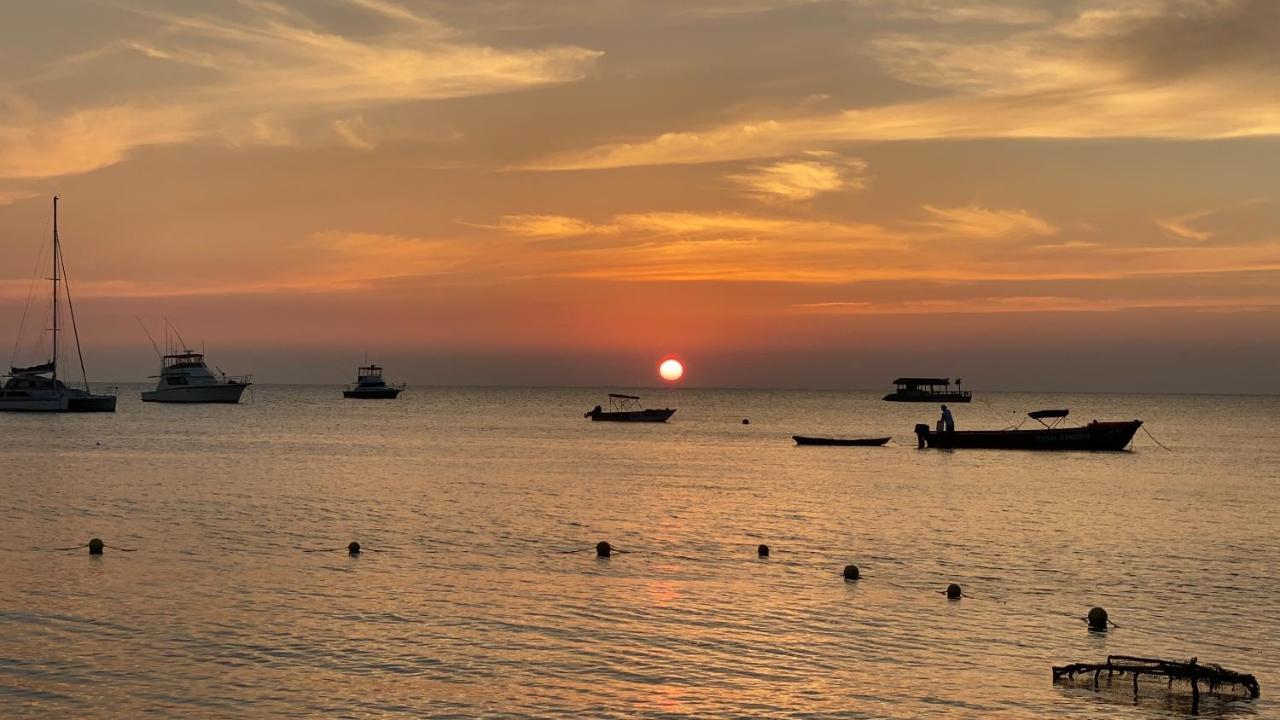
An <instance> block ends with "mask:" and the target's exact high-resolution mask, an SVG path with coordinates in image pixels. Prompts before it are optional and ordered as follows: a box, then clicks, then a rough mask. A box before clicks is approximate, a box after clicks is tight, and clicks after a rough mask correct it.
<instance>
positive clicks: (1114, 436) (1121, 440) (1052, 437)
mask: <svg viewBox="0 0 1280 720" xmlns="http://www.w3.org/2000/svg"><path fill="white" fill-rule="evenodd" d="M1067 413H1068V411H1067V410H1037V411H1036V412H1031V413H1027V415H1028V417H1030V418H1032V419H1033V420H1036V421H1038V422H1039V423H1040V424H1041V425H1042V426H1043V427H1038V428H1031V429H1028V430H1023V429H1022V425H1021V423H1020V424H1019V425H1018V426H1016V427H1009V428H1005V429H1004V430H951V431H946V430H943V429H941V427H939V428H937V429H934V430H930V429H929V426H928V425H924V424H920V425H916V438H917V440H918V441H919V447H922V448H923V447H930V448H939V449H944V450H950V449H985V450H1124V449H1125V448H1126V447H1128V445H1129V443H1130V442H1132V441H1133V436H1134V433H1136V432H1138V428H1140V427H1142V421H1141V420H1124V421H1120V422H1099V421H1097V420H1094V421H1093V422H1091V423H1089V424H1088V425H1084V426H1080V427H1060V423H1061V422H1062V420H1063V419H1064V418H1066V417H1067ZM1046 419H1050V420H1052V422H1051V423H1046V422H1045V420H1046ZM1023 422H1026V421H1025V420H1024V421H1023ZM939 424H941V423H939Z"/></svg>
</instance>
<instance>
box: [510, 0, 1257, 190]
mask: <svg viewBox="0 0 1280 720" xmlns="http://www.w3.org/2000/svg"><path fill="white" fill-rule="evenodd" d="M872 5H877V4H874V3H873V4H872ZM928 5H930V4H929V3H924V4H921V5H916V6H914V7H915V8H916V10H919V9H920V8H922V7H925V6H928ZM953 7H958V5H956V6H953ZM966 7H972V6H966ZM1136 7H1138V8H1139V9H1140V11H1139V10H1135V9H1131V10H1129V11H1125V12H1119V11H1112V10H1109V9H1104V8H1103V7H1102V6H1100V5H1095V4H1092V3H1088V2H1086V3H1084V5H1083V6H1082V9H1080V10H1079V11H1078V12H1077V13H1075V14H1074V15H1069V16H1066V17H1064V18H1062V19H1056V18H1054V17H1053V16H1049V15H1043V16H1038V15H1035V14H1034V13H1032V15H1028V16H1027V17H1026V20H1027V21H1028V22H1027V23H1025V24H1014V25H1009V26H1005V27H1003V29H1000V30H998V31H991V32H984V33H980V34H975V33H973V32H971V31H968V30H961V29H957V28H955V27H953V26H952V25H948V24H946V23H935V24H925V23H916V24H915V25H913V26H912V27H911V30H910V31H909V32H908V31H904V30H894V31H880V32H879V34H877V35H875V36H874V37H873V38H872V39H871V40H870V41H869V42H868V43H867V44H866V45H865V46H864V48H863V53H862V55H863V57H864V58H865V59H867V60H868V61H869V62H872V63H875V64H878V65H879V66H880V67H881V69H882V70H883V71H884V72H885V73H887V74H888V75H889V76H891V77H893V78H895V79H897V80H898V81H900V82H903V83H907V84H909V85H912V86H916V87H918V88H922V89H928V90H929V91H930V93H929V95H930V96H929V97H927V98H926V99H918V98H919V94H917V95H916V96H915V98H917V99H912V100H909V101H886V102H882V103H880V104H878V105H873V106H866V107H853V108H847V109H845V110H842V111H835V112H831V111H825V112H814V111H809V112H808V113H802V114H795V113H794V112H786V113H779V114H778V115H777V116H774V117H770V116H769V115H768V114H767V113H764V112H761V111H759V110H757V111H755V112H754V114H753V116H752V117H749V118H746V119H741V120H737V121H733V122H725V123H721V124H717V125H712V126H709V127H703V128H698V129H684V130H673V131H669V132H665V133H661V134H659V135H656V136H651V137H648V138H639V139H635V140H631V141H625V142H611V143H606V144H601V145H597V146H595V147H591V148H587V149H584V150H574V151H569V152H564V153H561V154H558V155H554V156H552V157H548V158H544V159H541V160H539V161H535V162H532V163H530V164H529V167H530V168H532V169H562V170H572V169H604V168H614V167H631V166H644V165H666V164H692V163H708V162H725V161H732V160H751V159H756V158H764V157H776V156H782V155H788V154H792V153H797V152H801V151H804V150H809V149H812V148H815V147H817V148H822V147H831V146H832V145H837V144H841V143H849V142H878V141H900V140H936V139H975V138H1118V137H1120V138H1154V139H1169V140H1207V139H1208V140H1211V139H1222V138H1236V137H1247V136H1259V135H1276V134H1280V85H1277V84H1276V83H1275V82H1274V81H1273V80H1272V75H1273V74H1274V67H1275V65H1276V63H1277V62H1280V49H1278V48H1280V4H1277V3H1274V2H1272V1H1271V0H1235V1H1231V0H1220V1H1216V2H1201V1H1199V0H1195V1H1192V0H1186V1H1176V0H1169V1H1168V2H1152V3H1142V4H1139V5H1138V6H1136ZM883 12H887V13H890V14H891V12H892V11H890V10H883Z"/></svg>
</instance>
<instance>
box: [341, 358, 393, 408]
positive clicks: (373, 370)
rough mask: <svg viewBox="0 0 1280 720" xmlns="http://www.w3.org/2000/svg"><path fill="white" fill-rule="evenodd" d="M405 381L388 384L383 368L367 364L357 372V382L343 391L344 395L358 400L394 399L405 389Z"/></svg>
mask: <svg viewBox="0 0 1280 720" xmlns="http://www.w3.org/2000/svg"><path fill="white" fill-rule="evenodd" d="M404 387H405V386H404V383H400V384H399V385H388V384H387V382H386V381H385V380H383V379H382V368H381V367H379V366H377V365H365V366H363V367H361V368H360V369H359V370H358V371H357V372H356V384H355V385H351V386H348V387H347V389H346V390H343V391H342V397H344V398H351V399H356V400H394V399H395V398H396V396H398V395H399V394H400V393H401V392H402V391H403V390H404Z"/></svg>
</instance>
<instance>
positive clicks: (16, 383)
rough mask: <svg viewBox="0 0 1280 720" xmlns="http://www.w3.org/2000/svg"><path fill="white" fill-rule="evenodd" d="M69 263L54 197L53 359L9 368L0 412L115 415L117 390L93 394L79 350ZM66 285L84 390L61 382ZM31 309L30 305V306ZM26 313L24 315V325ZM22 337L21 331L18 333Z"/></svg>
mask: <svg viewBox="0 0 1280 720" xmlns="http://www.w3.org/2000/svg"><path fill="white" fill-rule="evenodd" d="M66 275H67V268H66V263H65V261H64V260H63V257H62V240H61V238H60V237H59V235H58V198H57V196H55V197H54V198H53V277H51V278H49V280H50V281H52V283H53V307H52V311H51V319H52V323H53V324H52V327H50V328H49V330H50V333H51V335H50V338H51V345H52V352H51V354H52V359H51V360H49V361H48V362H44V363H40V364H38V365H31V366H28V367H14V366H10V368H9V374H8V375H6V376H4V377H5V378H6V380H5V383H4V386H3V387H0V411H9V412H115V411H116V395H115V392H114V390H115V388H109V389H108V390H107V391H106V392H102V393H94V392H93V391H92V390H91V389H90V387H89V379H88V375H87V374H86V373H85V370H84V353H82V352H81V351H80V331H79V330H78V329H77V327H76V312H75V306H74V305H72V304H71V285H70V283H69V282H68V281H67V277H66ZM59 283H63V284H64V288H65V292H66V296H67V309H68V310H69V311H70V316H71V334H72V337H74V338H75V341H76V356H77V357H78V358H79V359H80V374H81V377H83V378H84V389H80V388H74V387H69V386H67V384H66V383H64V382H63V381H62V380H60V379H58V360H59V357H58V346H59V342H58V339H59V338H58V334H59V333H60V332H61V331H62V330H63V328H62V327H61V316H62V305H61V298H60V296H59V291H58V284H59ZM28 310H30V305H28ZM25 321H26V314H25V313H24V315H23V322H24V323H25ZM18 334H19V336H21V334H22V332H21V330H19V332H18Z"/></svg>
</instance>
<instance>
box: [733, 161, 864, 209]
mask: <svg viewBox="0 0 1280 720" xmlns="http://www.w3.org/2000/svg"><path fill="white" fill-rule="evenodd" d="M866 170H867V163H866V162H865V161H864V160H861V159H858V158H846V157H842V156H840V155H838V154H836V153H833V152H826V151H820V150H814V151H810V152H807V153H803V154H802V155H799V156H797V157H795V158H790V159H785V160H779V161H777V162H773V163H769V164H765V165H754V166H752V167H750V168H747V169H746V170H744V171H742V172H738V173H732V174H730V175H727V176H726V179H728V180H729V181H730V182H732V183H734V184H735V185H737V186H739V187H741V188H743V189H744V190H745V191H746V192H747V193H749V194H750V195H752V196H753V197H755V198H756V199H759V200H762V201H765V202H804V201H807V200H812V199H813V198H814V197H816V196H817V195H819V194H822V193H831V192H839V191H853V190H861V189H863V188H864V187H866V185H867V177H866V174H865V173H866Z"/></svg>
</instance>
